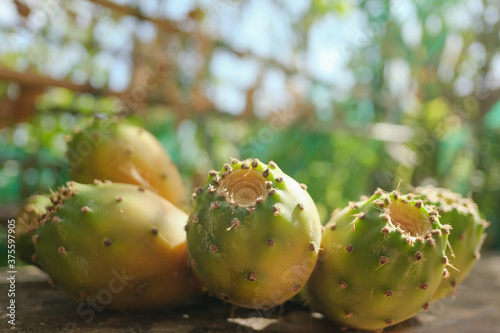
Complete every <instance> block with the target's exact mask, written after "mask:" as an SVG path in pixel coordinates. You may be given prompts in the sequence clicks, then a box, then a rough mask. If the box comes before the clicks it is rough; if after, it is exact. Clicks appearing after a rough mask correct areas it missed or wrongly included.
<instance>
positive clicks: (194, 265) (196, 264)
mask: <svg viewBox="0 0 500 333" xmlns="http://www.w3.org/2000/svg"><path fill="white" fill-rule="evenodd" d="M191 266H192V267H193V268H196V267H198V263H197V262H196V260H194V259H191Z"/></svg>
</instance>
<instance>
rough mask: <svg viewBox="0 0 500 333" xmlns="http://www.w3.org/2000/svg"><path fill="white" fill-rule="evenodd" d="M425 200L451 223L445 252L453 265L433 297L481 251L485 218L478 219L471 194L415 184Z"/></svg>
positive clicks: (467, 268)
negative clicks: (461, 193) (447, 277)
mask: <svg viewBox="0 0 500 333" xmlns="http://www.w3.org/2000/svg"><path fill="white" fill-rule="evenodd" d="M414 193H415V194H418V195H419V197H420V198H421V199H422V200H423V201H424V202H426V203H429V204H432V205H435V206H436V207H437V209H438V211H439V214H440V215H441V217H440V220H441V222H442V223H446V224H449V225H451V228H452V230H451V232H450V235H449V236H448V247H447V249H446V255H447V256H448V258H450V262H451V264H453V267H454V269H450V278H449V279H446V280H443V281H442V282H441V284H440V286H439V288H438V289H437V291H436V292H435V294H434V300H437V299H440V298H442V297H445V296H446V295H448V294H450V293H451V292H453V291H454V290H455V289H456V286H457V285H458V284H459V283H460V282H462V280H463V279H464V278H465V277H466V276H467V275H468V274H469V272H470V270H471V269H472V267H473V266H474V263H475V262H476V260H478V259H479V258H480V257H481V255H480V250H481V246H482V244H483V241H484V238H485V237H486V234H485V233H484V230H485V229H486V228H487V226H488V222H486V221H485V220H483V219H481V217H480V215H479V210H478V207H477V205H476V204H475V203H474V201H473V200H472V199H470V198H463V197H462V196H461V195H460V194H458V193H454V192H452V191H450V190H448V189H443V188H435V187H433V186H426V187H417V188H416V189H415V191H414Z"/></svg>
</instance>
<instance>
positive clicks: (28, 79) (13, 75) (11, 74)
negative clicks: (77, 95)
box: [0, 67, 123, 97]
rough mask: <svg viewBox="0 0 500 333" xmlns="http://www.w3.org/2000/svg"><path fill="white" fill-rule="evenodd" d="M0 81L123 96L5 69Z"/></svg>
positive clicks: (1, 72)
mask: <svg viewBox="0 0 500 333" xmlns="http://www.w3.org/2000/svg"><path fill="white" fill-rule="evenodd" d="M0 80H3V81H11V82H17V83H19V84H21V85H26V86H42V87H49V86H50V87H59V88H66V89H69V90H72V91H76V92H88V93H92V94H94V95H97V96H116V97H121V96H122V95H123V94H122V93H118V92H115V91H112V90H108V89H97V88H94V87H92V86H91V85H90V84H76V83H73V82H71V81H69V80H58V79H54V78H52V77H50V76H44V75H39V74H35V73H20V72H16V71H13V70H10V69H8V68H5V67H0Z"/></svg>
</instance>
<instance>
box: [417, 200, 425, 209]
mask: <svg viewBox="0 0 500 333" xmlns="http://www.w3.org/2000/svg"><path fill="white" fill-rule="evenodd" d="M423 204H424V202H423V201H422V200H420V199H419V200H417V201H416V202H415V207H417V208H420V207H422V205H423Z"/></svg>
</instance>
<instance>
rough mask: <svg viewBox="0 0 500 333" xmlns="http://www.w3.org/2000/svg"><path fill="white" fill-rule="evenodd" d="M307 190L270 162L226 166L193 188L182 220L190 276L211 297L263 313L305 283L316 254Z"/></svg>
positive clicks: (315, 223)
mask: <svg viewBox="0 0 500 333" xmlns="http://www.w3.org/2000/svg"><path fill="white" fill-rule="evenodd" d="M306 189H307V188H306V186H305V185H303V184H299V183H297V182H296V181H295V180H294V179H292V178H291V177H289V176H287V175H286V174H285V173H283V171H281V170H280V168H279V167H278V166H277V165H276V164H275V163H274V162H269V164H268V165H266V164H264V163H262V162H260V161H258V160H257V159H254V160H246V161H238V160H237V159H232V161H231V163H228V164H224V167H223V168H222V170H221V171H215V170H212V171H210V172H209V176H208V182H207V184H206V186H204V187H203V188H197V189H196V190H195V193H193V196H194V204H193V206H192V212H191V215H190V217H189V219H188V224H187V225H186V229H187V241H188V250H189V254H190V258H191V265H192V268H193V271H194V272H195V274H196V275H197V276H198V278H199V279H200V280H201V281H202V283H204V284H205V286H206V287H207V289H208V291H209V292H211V293H212V294H213V295H215V296H217V297H219V298H221V299H223V300H225V301H227V302H229V303H232V304H234V305H237V306H242V307H248V308H263V309H267V308H270V307H273V306H276V305H279V304H282V303H283V302H285V301H286V300H288V299H290V298H292V297H293V296H294V295H295V294H297V293H298V292H299V290H300V289H301V288H302V287H303V286H304V284H305V283H306V281H307V279H308V278H309V276H310V274H311V272H312V270H313V268H314V266H315V264H316V261H317V257H318V252H319V244H320V242H321V223H320V219H319V215H318V211H317V209H316V206H315V204H314V202H313V200H312V199H311V197H310V196H309V194H308V193H307V191H306Z"/></svg>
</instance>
